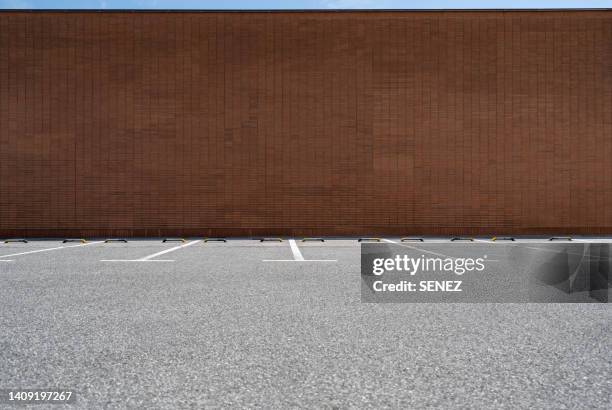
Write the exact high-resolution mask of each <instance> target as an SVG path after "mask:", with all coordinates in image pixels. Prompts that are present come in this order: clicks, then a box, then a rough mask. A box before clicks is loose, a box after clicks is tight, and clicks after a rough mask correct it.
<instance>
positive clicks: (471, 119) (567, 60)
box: [0, 11, 612, 236]
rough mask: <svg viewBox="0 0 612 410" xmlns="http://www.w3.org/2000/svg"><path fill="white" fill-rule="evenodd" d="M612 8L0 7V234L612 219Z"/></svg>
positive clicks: (422, 227) (542, 225)
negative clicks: (73, 9)
mask: <svg viewBox="0 0 612 410" xmlns="http://www.w3.org/2000/svg"><path fill="white" fill-rule="evenodd" d="M611 154H612V12H608V11H575V12H371V13H367V12H339V13H321V12H305V13H287V12H283V13H247V12H244V13H51V12H44V13H43V12H35V13H28V12H5V13H0V235H1V236H115V235H121V236H123V235H125V236H130V235H135V236H156V235H259V234H287V235H289V234H294V235H315V234H316V235H348V234H374V233H379V234H416V233H422V234H451V233H457V234H459V233H464V234H469V233H472V234H475V233H482V234H501V233H515V234H521V233H523V234H525V233H561V232H567V233H593V234H595V233H612V160H611Z"/></svg>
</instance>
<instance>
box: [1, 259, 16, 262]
mask: <svg viewBox="0 0 612 410" xmlns="http://www.w3.org/2000/svg"><path fill="white" fill-rule="evenodd" d="M0 262H15V261H14V260H12V259H9V260H1V261H0Z"/></svg>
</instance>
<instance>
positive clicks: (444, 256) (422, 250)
mask: <svg viewBox="0 0 612 410" xmlns="http://www.w3.org/2000/svg"><path fill="white" fill-rule="evenodd" d="M383 241H385V242H387V243H392V244H394V245H399V246H404V247H406V248H410V249H414V250H415V251H420V252H425V253H430V254H432V255H436V256H440V257H442V258H450V259H459V258H457V257H456V256H449V255H445V254H443V253H437V252H432V251H428V250H426V249H421V248H416V247H414V246H410V245H406V244H404V243H398V242H394V241H392V240H391V239H383ZM438 243H439V242H438ZM487 260H488V261H489V262H499V260H498V259H487Z"/></svg>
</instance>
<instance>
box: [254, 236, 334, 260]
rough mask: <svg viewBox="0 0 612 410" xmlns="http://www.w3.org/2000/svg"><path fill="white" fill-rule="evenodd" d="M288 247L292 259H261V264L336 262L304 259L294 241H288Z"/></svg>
mask: <svg viewBox="0 0 612 410" xmlns="http://www.w3.org/2000/svg"><path fill="white" fill-rule="evenodd" d="M289 246H290V247H291V252H292V253H293V259H263V260H262V262H338V261H337V260H336V259H304V255H302V252H301V251H300V248H299V247H298V245H297V243H295V240H294V239H289Z"/></svg>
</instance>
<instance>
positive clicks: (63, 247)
mask: <svg viewBox="0 0 612 410" xmlns="http://www.w3.org/2000/svg"><path fill="white" fill-rule="evenodd" d="M102 242H103V241H97V242H89V243H80V244H78V245H68V246H58V247H56V248H45V249H37V250H35V251H28V252H20V253H12V254H10V255H0V258H9V257H11V256H20V255H29V254H32V253H40V252H50V251H56V250H59V249H67V248H78V247H80V246H89V245H94V244H96V243H102Z"/></svg>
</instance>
